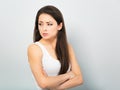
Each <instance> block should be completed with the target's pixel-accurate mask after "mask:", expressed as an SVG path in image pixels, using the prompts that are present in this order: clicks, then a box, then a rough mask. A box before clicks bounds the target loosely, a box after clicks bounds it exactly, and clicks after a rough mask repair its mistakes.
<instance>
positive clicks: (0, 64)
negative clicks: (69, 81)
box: [0, 0, 120, 90]
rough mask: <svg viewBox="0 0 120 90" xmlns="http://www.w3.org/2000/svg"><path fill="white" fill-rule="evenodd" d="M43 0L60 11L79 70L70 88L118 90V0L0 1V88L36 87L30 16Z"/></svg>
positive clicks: (119, 71) (32, 89) (21, 89)
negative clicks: (30, 48)
mask: <svg viewBox="0 0 120 90" xmlns="http://www.w3.org/2000/svg"><path fill="white" fill-rule="evenodd" d="M48 4H50V5H55V6H56V7H58V8H59V9H60V10H61V12H62V13H63V16H64V19H65V24H66V29H67V35H68V39H69V42H70V43H71V44H72V45H73V47H74V50H75V52H76V57H77V59H78V62H79V65H80V67H81V70H82V73H83V78H84V84H83V85H81V86H80V87H76V88H73V90H120V86H119V84H120V70H119V69H120V1H119V0H1V1H0V90H36V87H35V84H34V81H33V78H32V75H31V71H30V68H29V65H28V61H27V47H28V45H29V44H30V43H31V42H32V35H33V28H34V20H35V15H36V13H37V11H38V10H39V8H41V7H42V6H44V5H48Z"/></svg>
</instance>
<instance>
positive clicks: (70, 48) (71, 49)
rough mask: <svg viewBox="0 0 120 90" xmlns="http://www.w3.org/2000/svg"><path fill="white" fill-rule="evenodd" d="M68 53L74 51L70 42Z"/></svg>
mask: <svg viewBox="0 0 120 90" xmlns="http://www.w3.org/2000/svg"><path fill="white" fill-rule="evenodd" d="M68 50H69V53H74V50H73V47H72V45H71V44H68Z"/></svg>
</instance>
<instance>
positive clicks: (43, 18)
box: [38, 13, 56, 22]
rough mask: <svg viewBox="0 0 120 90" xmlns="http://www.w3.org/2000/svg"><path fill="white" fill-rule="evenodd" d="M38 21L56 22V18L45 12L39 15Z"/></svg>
mask: <svg viewBox="0 0 120 90" xmlns="http://www.w3.org/2000/svg"><path fill="white" fill-rule="evenodd" d="M38 21H39V22H41V21H42V22H48V21H51V22H56V20H55V19H54V18H53V17H52V16H51V15H49V14H45V13H43V14H41V15H40V16H39V18H38Z"/></svg>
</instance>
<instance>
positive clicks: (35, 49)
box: [27, 43, 42, 58]
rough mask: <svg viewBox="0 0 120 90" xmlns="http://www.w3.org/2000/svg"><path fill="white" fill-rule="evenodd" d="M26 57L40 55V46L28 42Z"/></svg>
mask: <svg viewBox="0 0 120 90" xmlns="http://www.w3.org/2000/svg"><path fill="white" fill-rule="evenodd" d="M27 54H28V57H29V58H30V57H41V56H42V51H41V48H40V47H39V46H38V45H36V44H33V43H32V44H30V45H29V46H28V48H27Z"/></svg>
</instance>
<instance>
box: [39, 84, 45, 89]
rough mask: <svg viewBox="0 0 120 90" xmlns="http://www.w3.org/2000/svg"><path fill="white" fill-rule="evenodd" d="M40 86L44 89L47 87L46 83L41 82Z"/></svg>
mask: <svg viewBox="0 0 120 90" xmlns="http://www.w3.org/2000/svg"><path fill="white" fill-rule="evenodd" d="M38 85H39V87H41V88H42V89H46V88H47V85H46V84H45V83H40V84H38Z"/></svg>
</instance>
